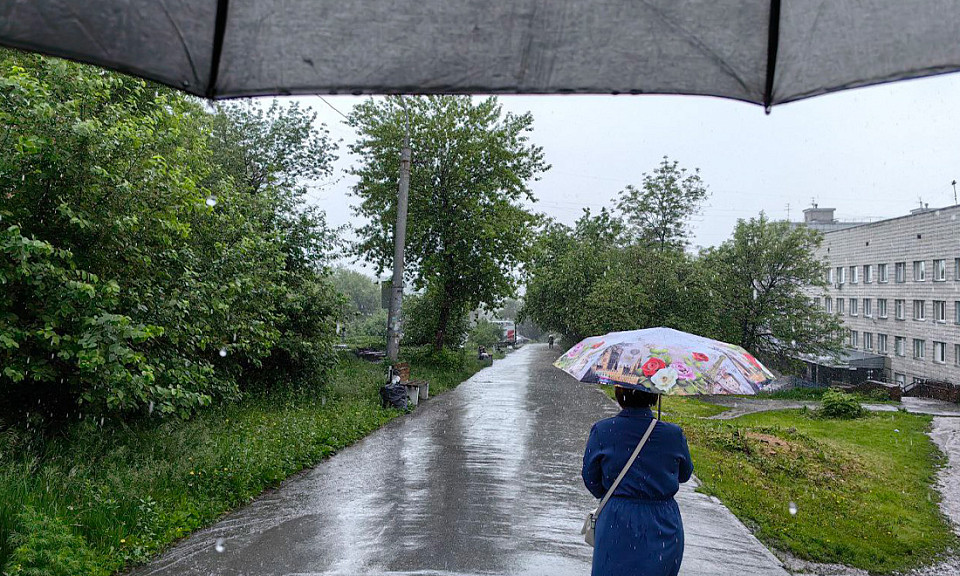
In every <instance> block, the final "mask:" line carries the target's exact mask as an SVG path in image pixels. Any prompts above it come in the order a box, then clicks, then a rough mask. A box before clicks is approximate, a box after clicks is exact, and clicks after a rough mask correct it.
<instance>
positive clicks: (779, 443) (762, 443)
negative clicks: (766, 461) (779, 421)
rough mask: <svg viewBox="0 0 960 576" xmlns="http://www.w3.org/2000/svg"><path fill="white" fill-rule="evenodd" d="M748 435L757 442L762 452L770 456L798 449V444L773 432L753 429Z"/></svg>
mask: <svg viewBox="0 0 960 576" xmlns="http://www.w3.org/2000/svg"><path fill="white" fill-rule="evenodd" d="M746 436H747V438H749V439H751V440H754V441H755V442H756V443H757V448H758V449H759V450H760V452H762V453H764V454H767V455H769V456H775V455H777V454H783V453H790V452H796V451H797V447H796V446H794V445H793V444H791V443H789V442H787V441H786V440H784V439H783V438H778V437H777V436H774V435H772V434H764V433H762V432H752V431H751V432H747V433H746Z"/></svg>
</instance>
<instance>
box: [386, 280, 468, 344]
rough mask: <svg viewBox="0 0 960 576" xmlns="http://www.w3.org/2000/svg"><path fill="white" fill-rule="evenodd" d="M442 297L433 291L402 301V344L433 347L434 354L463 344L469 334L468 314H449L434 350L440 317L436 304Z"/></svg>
mask: <svg viewBox="0 0 960 576" xmlns="http://www.w3.org/2000/svg"><path fill="white" fill-rule="evenodd" d="M442 297H443V296H442V295H440V294H438V293H437V292H436V291H434V290H431V289H429V288H428V289H427V290H425V291H424V292H423V293H422V294H409V295H406V296H404V299H403V318H404V324H403V340H402V343H403V344H405V345H406V344H409V345H411V346H426V345H430V346H433V349H434V351H437V350H439V349H440V348H443V347H447V348H456V347H459V346H460V344H462V343H463V339H464V337H466V335H467V331H468V330H469V327H470V324H469V314H467V312H466V311H459V312H457V313H456V314H451V315H450V316H448V317H447V318H446V319H445V320H446V326H445V327H444V329H443V331H442V334H443V340H442V341H441V342H440V348H438V347H437V340H436V339H437V334H439V333H441V331H440V329H439V328H438V326H439V324H440V322H441V317H440V310H441V306H440V304H439V302H438V300H440V299H441V298H442Z"/></svg>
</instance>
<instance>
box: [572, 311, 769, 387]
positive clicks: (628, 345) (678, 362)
mask: <svg viewBox="0 0 960 576" xmlns="http://www.w3.org/2000/svg"><path fill="white" fill-rule="evenodd" d="M554 366H556V367H557V368H560V369H561V370H563V371H564V372H567V373H568V374H571V375H572V376H573V377H575V378H576V379H578V380H580V381H581V382H596V383H600V384H616V385H618V386H624V387H626V388H635V389H638V390H644V391H647V392H654V393H656V394H676V395H692V394H756V393H757V392H759V391H761V390H762V389H763V387H764V386H765V385H766V384H768V383H769V382H770V381H771V380H773V378H774V376H773V374H772V373H771V372H770V371H769V370H767V368H766V367H764V365H763V364H761V363H760V362H759V361H758V360H757V359H756V358H754V357H753V356H751V355H750V353H749V352H747V351H746V350H744V349H743V348H741V347H739V346H734V345H733V344H727V343H726V342H720V341H719V340H711V339H709V338H704V337H702V336H697V335H695V334H689V333H687V332H681V331H679V330H674V329H672V328H647V329H645V330H631V331H628V332H611V333H610V334H606V335H604V336H593V337H590V338H586V339H584V340H582V341H581V342H579V343H578V344H577V345H576V346H574V347H573V348H571V349H570V350H568V351H567V352H566V353H565V354H564V355H563V356H560V358H559V359H558V360H557V361H556V362H555V363H554Z"/></svg>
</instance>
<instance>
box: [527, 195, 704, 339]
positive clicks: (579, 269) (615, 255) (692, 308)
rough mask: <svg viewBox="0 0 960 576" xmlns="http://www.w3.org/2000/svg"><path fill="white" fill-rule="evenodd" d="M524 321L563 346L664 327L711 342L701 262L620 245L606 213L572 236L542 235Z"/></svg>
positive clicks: (554, 230) (588, 219) (618, 227)
mask: <svg viewBox="0 0 960 576" xmlns="http://www.w3.org/2000/svg"><path fill="white" fill-rule="evenodd" d="M538 248H539V250H538V252H537V256H536V257H535V258H534V260H533V263H532V264H531V266H530V267H529V270H530V275H529V280H528V283H527V293H526V297H525V303H524V315H525V316H528V317H530V318H531V319H533V320H534V321H535V322H536V323H537V324H539V325H541V326H544V327H548V329H555V330H558V331H560V332H562V333H563V334H564V335H565V336H567V337H568V338H569V339H573V340H578V339H580V338H583V337H585V336H592V335H596V334H605V333H607V332H613V331H618V330H635V329H639V328H649V327H654V326H669V327H672V328H677V329H679V330H685V331H689V332H695V333H698V334H703V335H706V336H709V335H711V333H712V332H713V326H714V324H715V322H714V318H713V315H712V307H711V306H709V298H708V294H707V292H708V285H707V282H706V276H705V275H704V274H703V272H702V270H701V264H700V262H699V261H698V260H697V259H696V258H695V257H693V256H691V255H689V254H686V253H685V252H683V251H681V250H664V251H656V250H650V249H649V246H648V245H646V244H627V243H625V240H624V225H623V223H622V222H620V221H619V220H618V219H617V218H615V217H614V216H612V215H611V214H610V213H609V212H607V211H606V210H602V211H601V212H600V214H598V215H597V216H596V217H592V216H591V215H590V213H589V212H587V213H586V214H585V215H584V216H583V217H582V218H581V219H580V220H579V221H578V222H577V226H576V228H575V229H573V230H569V229H565V228H563V227H556V226H554V227H551V228H548V229H547V230H546V231H545V232H544V234H543V235H541V240H540V242H539V243H538Z"/></svg>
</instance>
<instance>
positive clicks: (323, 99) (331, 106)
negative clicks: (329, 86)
mask: <svg viewBox="0 0 960 576" xmlns="http://www.w3.org/2000/svg"><path fill="white" fill-rule="evenodd" d="M317 98H319V99H320V100H321V101H323V103H324V104H326V105H327V106H329V107H330V108H332V109H333V111H334V112H336V113H337V114H339V115H341V116H343V117H344V118H345V119H347V120H349V119H350V117H349V116H347V115H346V114H344V113H343V112H341V111H339V110H337V107H336V106H334V105H333V104H331V103H329V102H327V99H326V98H324V97H323V96H321V95H319V94H317Z"/></svg>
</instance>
